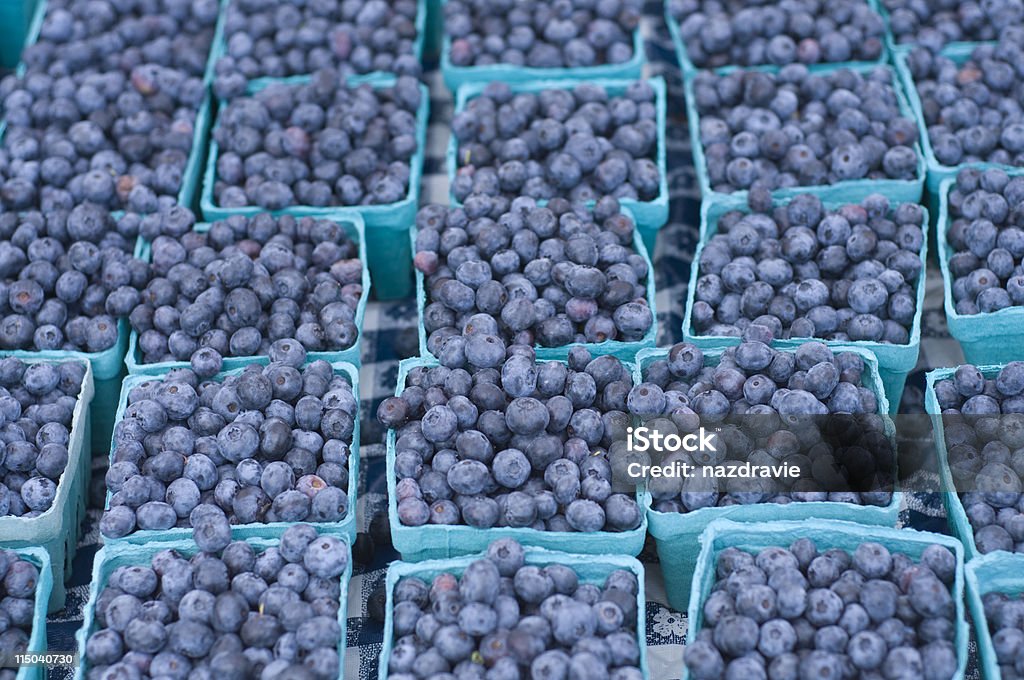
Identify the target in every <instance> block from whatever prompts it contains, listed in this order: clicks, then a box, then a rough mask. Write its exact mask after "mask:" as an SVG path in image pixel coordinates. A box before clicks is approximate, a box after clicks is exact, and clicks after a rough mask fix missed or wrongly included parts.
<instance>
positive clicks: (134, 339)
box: [124, 214, 370, 375]
mask: <svg viewBox="0 0 1024 680" xmlns="http://www.w3.org/2000/svg"><path fill="white" fill-rule="evenodd" d="M328 219H331V220H332V221H335V222H338V223H339V224H341V226H342V227H344V229H345V233H346V234H348V236H349V237H350V238H353V239H355V240H356V242H357V243H358V244H359V260H360V261H361V262H362V263H363V278H362V286H363V294H362V295H360V296H359V305H358V306H357V307H356V317H355V324H356V327H357V328H358V329H359V337H357V338H356V342H355V344H354V345H352V346H351V347H349V348H348V349H343V350H338V351H334V352H309V353H308V354H307V355H306V356H307V358H308V360H309V361H316V360H317V359H324V360H325V361H329V362H331V363H334V362H337V361H347V362H349V363H350V364H353V365H355V366H356V367H358V366H360V365H361V364H362V359H361V357H360V351H361V349H362V344H363V318H364V317H365V315H366V303H367V300H368V298H369V295H370V272H369V270H368V269H367V267H366V233H365V230H364V227H363V220H362V218H361V217H359V215H354V214H353V215H345V216H340V217H339V216H335V217H332V218H328ZM209 230H210V225H209V223H201V224H197V225H196V226H195V231H199V232H205V231H209ZM137 257H139V258H140V259H142V260H145V261H147V262H148V261H149V260H150V259H151V257H152V252H151V246H150V245H149V244H148V243H146V244H144V245H143V246H142V248H141V249H140V252H139V253H138V255H137ZM124 362H125V365H126V366H127V367H128V374H129V375H163V374H165V373H167V371H169V370H171V369H172V368H188V367H189V366H190V365H191V364H190V363H189V362H188V361H162V362H159V363H155V364H146V363H143V361H142V351H141V350H140V349H139V334H138V333H137V332H136V331H135V330H132V331H131V334H130V335H129V337H128V354H127V355H126V356H125V360H124ZM269 362H270V359H269V357H267V356H249V357H225V358H224V361H223V366H222V367H221V370H222V371H230V370H232V369H235V368H241V367H243V366H245V365H247V364H251V363H263V364H266V363H269Z"/></svg>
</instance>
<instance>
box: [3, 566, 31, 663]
mask: <svg viewBox="0 0 1024 680" xmlns="http://www.w3.org/2000/svg"><path fill="white" fill-rule="evenodd" d="M38 583H39V569H37V568H36V566H35V565H34V564H32V563H31V562H29V561H28V560H24V559H22V558H21V557H20V556H19V555H18V553H16V552H14V551H13V550H0V612H3V613H2V614H0V619H2V620H3V623H4V626H3V628H4V630H3V632H0V655H2V656H3V657H4V658H5V659H11V658H13V655H14V654H20V653H23V652H25V651H26V650H27V649H28V641H29V638H30V637H31V636H32V620H33V618H34V615H35V606H36V584H38ZM17 676H18V670H17V669H16V668H15V669H11V668H5V669H0V680H15V678H17Z"/></svg>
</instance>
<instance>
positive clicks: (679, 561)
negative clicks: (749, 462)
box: [634, 348, 902, 621]
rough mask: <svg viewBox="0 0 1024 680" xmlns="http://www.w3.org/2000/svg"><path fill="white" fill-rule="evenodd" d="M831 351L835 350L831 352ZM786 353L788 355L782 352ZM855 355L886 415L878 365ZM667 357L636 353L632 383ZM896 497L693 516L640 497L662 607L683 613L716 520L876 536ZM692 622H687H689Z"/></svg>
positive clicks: (893, 512)
mask: <svg viewBox="0 0 1024 680" xmlns="http://www.w3.org/2000/svg"><path fill="white" fill-rule="evenodd" d="M722 349H723V348H718V349H708V350H704V358H705V362H704V363H705V365H709V366H714V365H717V364H718V360H719V358H720V357H721V355H722ZM833 349H834V350H835V348H833ZM787 351H789V350H787ZM843 351H852V352H855V353H857V354H859V355H860V356H861V358H862V359H863V360H864V365H865V367H866V368H867V371H866V372H865V374H864V376H865V387H868V388H869V389H871V391H872V392H874V393H875V397H876V398H877V399H878V409H879V413H880V414H883V415H885V414H887V413H888V411H889V408H888V402H887V401H886V398H885V392H884V390H883V389H882V380H881V377H880V376H879V374H878V365H877V362H876V361H875V358H874V356H872V355H871V354H870V353H868V352H865V351H864V350H861V349H856V348H852V349H849V350H847V349H845V348H844V349H843ZM667 356H668V350H666V349H656V350H648V351H645V352H641V353H640V355H639V356H637V366H636V371H637V372H636V374H635V377H634V382H636V381H639V380H641V379H642V373H643V371H644V370H645V369H646V368H647V367H648V366H649V365H650V364H651V362H653V361H655V360H656V359H663V358H665V357H667ZM886 431H887V434H888V435H889V439H890V441H893V448H894V450H895V436H896V432H895V427H894V426H893V423H892V421H891V420H890V419H889V418H888V417H887V416H886ZM901 501H902V492H901V491H899V490H896V491H894V493H893V495H892V500H891V501H890V502H889V504H888V505H886V506H874V505H854V504H852V503H840V502H835V501H820V502H819V501H808V502H793V503H789V504H788V505H779V504H777V503H761V504H756V505H730V506H726V507H710V508H700V509H699V510H695V511H693V512H685V513H678V512H659V511H657V510H655V509H654V508H653V503H652V499H651V496H650V494H649V493H647V494H644V509H645V510H646V512H647V522H648V526H649V528H650V532H651V536H653V537H654V541H655V546H656V547H657V550H658V559H659V561H660V562H661V567H662V574H663V575H664V577H665V591H666V593H667V594H668V602H669V604H670V605H671V606H672V608H673V609H676V610H678V611H686V607H687V605H688V604H690V603H689V597H690V583H691V580H692V579H695V578H696V577H695V573H696V572H695V568H696V567H697V565H698V562H699V560H698V553H699V552H700V545H699V542H698V538H699V537H700V535H701V532H703V531H704V530H705V529H706V528H707V527H708V526H709V525H711V523H712V522H714V521H716V520H719V519H723V518H724V519H728V520H733V521H734V522H743V523H751V524H759V523H764V522H770V521H772V520H793V521H800V522H807V521H809V520H818V519H830V520H846V521H849V522H852V523H856V524H858V525H861V526H864V527H870V528H865V529H864V531H866V532H871V531H876V530H878V529H876V528H877V527H893V526H896V521H897V519H899V511H900V503H901ZM691 621H692V619H691Z"/></svg>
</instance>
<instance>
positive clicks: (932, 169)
mask: <svg viewBox="0 0 1024 680" xmlns="http://www.w3.org/2000/svg"><path fill="white" fill-rule="evenodd" d="M982 44H984V43H954V44H953V45H949V46H947V47H946V48H945V49H943V50H942V55H943V56H945V57H948V58H949V59H952V60H953V62H954V63H956V64H957V65H960V64H963V63H964V62H966V61H967V60H969V59H970V58H971V52H973V51H974V49H975V48H976V47H978V46H979V45H982ZM908 53H909V50H903V51H898V52H896V53H895V54H893V63H894V64H895V65H896V71H897V73H898V74H899V77H900V81H901V82H902V84H903V89H904V91H905V92H906V96H907V99H908V100H909V101H910V107H911V109H912V111H913V116H914V120H915V121H917V129H918V136H919V137H920V138H921V140H920V143H921V148H922V149H923V150H924V158H925V164H926V165H927V169H928V181H927V187H928V191H929V192H930V193H931V194H933V196H934V195H935V194H937V193H941V186H942V183H943V182H944V181H945V180H947V179H950V178H955V177H956V173H957V172H958V171H959V170H960V169H961V168H964V167H967V166H969V165H978V164H977V163H974V164H972V163H961V164H959V165H952V166H950V165H943V164H942V163H940V162H939V160H938V159H937V158H935V150H934V149H933V148H932V142H931V139H930V138H929V136H928V124H927V123H926V122H925V119H924V108H923V106H922V104H921V97H920V96H919V95H918V94H917V86H916V85H915V84H914V76H912V75H911V73H910V67H909V66H908V65H907V54H908ZM983 165H984V166H985V167H990V168H1001V169H1003V170H1006V171H1007V172H1010V171H1013V170H1019V169H1020V168H1016V167H1015V166H1013V165H1003V164H1001V163H984V164H983ZM932 208H933V209H934V205H933V206H932Z"/></svg>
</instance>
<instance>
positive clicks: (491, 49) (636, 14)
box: [444, 0, 643, 68]
mask: <svg viewBox="0 0 1024 680" xmlns="http://www.w3.org/2000/svg"><path fill="white" fill-rule="evenodd" d="M642 11H643V2H640V0H598V1H594V0H554V1H552V0H452V2H446V3H445V4H444V30H445V35H446V36H447V37H448V38H450V39H451V48H450V51H449V53H448V57H449V59H450V60H451V63H452V65H453V66H490V65H493V64H507V65H510V66H527V67H530V68H586V67H590V66H602V65H606V64H622V63H625V62H627V61H629V60H630V59H632V58H633V56H634V55H633V32H634V31H636V30H638V27H639V25H640V15H641V13H642Z"/></svg>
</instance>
